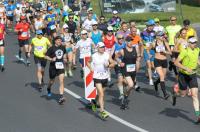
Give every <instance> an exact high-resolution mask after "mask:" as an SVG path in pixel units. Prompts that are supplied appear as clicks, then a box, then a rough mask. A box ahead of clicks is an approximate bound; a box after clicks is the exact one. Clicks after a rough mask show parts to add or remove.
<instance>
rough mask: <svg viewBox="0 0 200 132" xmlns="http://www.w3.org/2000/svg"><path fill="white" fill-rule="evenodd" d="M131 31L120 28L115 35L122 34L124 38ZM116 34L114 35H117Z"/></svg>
mask: <svg viewBox="0 0 200 132" xmlns="http://www.w3.org/2000/svg"><path fill="white" fill-rule="evenodd" d="M130 33H131V32H130V31H129V30H127V31H125V32H124V31H122V30H120V31H118V32H117V35H122V36H123V37H124V38H126V37H127V36H128V35H129V34H130ZM117 35H116V36H117Z"/></svg>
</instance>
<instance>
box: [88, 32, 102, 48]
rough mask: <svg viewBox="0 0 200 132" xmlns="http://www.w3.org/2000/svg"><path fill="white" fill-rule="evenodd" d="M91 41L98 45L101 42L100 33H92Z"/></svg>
mask: <svg viewBox="0 0 200 132" xmlns="http://www.w3.org/2000/svg"><path fill="white" fill-rule="evenodd" d="M91 38H92V41H93V42H94V44H95V45H97V44H98V42H101V41H102V34H101V32H100V31H98V33H97V34H95V33H94V32H92V37H91Z"/></svg>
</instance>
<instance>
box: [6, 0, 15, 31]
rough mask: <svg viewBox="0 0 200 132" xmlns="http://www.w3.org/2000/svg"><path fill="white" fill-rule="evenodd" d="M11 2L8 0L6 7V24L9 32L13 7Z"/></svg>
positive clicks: (12, 17)
mask: <svg viewBox="0 0 200 132" xmlns="http://www.w3.org/2000/svg"><path fill="white" fill-rule="evenodd" d="M13 2H14V1H12V0H9V2H8V5H7V6H6V17H7V22H6V23H7V27H8V29H9V30H11V28H12V24H13V19H14V10H15V6H14V3H13Z"/></svg>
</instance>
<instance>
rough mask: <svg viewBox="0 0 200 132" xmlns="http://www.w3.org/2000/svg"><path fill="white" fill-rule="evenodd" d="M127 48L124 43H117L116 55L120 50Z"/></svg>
mask: <svg viewBox="0 0 200 132" xmlns="http://www.w3.org/2000/svg"><path fill="white" fill-rule="evenodd" d="M125 47H126V43H122V44H121V45H120V44H118V43H115V53H117V52H119V51H120V50H122V49H124V48H125Z"/></svg>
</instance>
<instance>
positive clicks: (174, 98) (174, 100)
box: [172, 95, 176, 106]
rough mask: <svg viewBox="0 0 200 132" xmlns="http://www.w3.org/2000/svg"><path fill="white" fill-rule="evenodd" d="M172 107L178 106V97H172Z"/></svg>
mask: <svg viewBox="0 0 200 132" xmlns="http://www.w3.org/2000/svg"><path fill="white" fill-rule="evenodd" d="M172 105H173V106H175V105H176V95H173V96H172Z"/></svg>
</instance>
